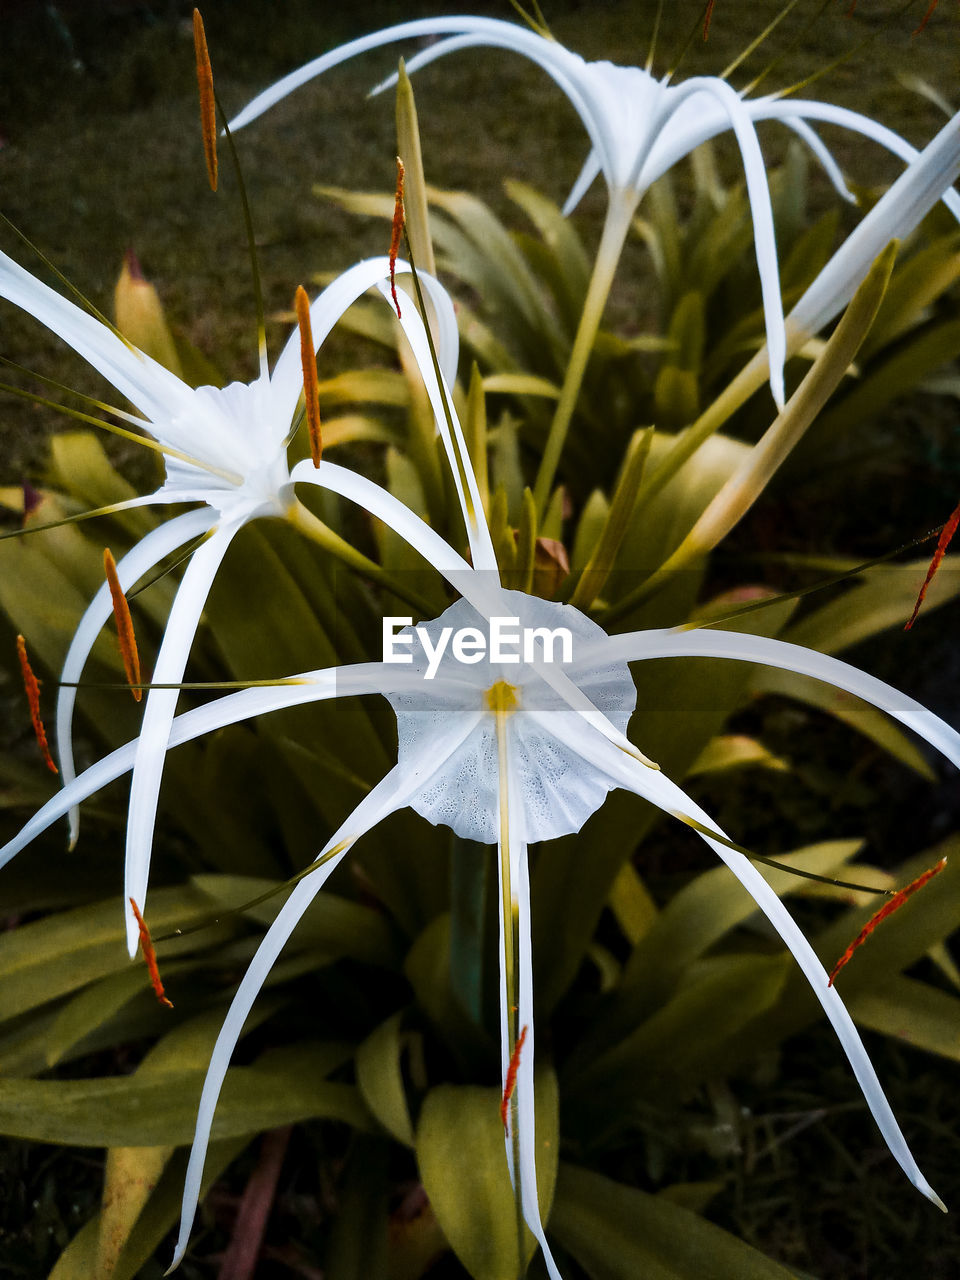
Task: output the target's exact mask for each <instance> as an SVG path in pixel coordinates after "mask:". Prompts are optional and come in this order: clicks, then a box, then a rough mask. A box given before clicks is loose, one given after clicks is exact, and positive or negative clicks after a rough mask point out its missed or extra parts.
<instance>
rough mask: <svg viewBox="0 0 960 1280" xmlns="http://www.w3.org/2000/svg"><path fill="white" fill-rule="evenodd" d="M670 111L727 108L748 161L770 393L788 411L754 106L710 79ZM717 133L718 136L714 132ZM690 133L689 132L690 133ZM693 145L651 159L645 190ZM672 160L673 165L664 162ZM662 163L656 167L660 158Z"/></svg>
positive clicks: (689, 88) (642, 181)
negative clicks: (695, 104) (705, 104)
mask: <svg viewBox="0 0 960 1280" xmlns="http://www.w3.org/2000/svg"><path fill="white" fill-rule="evenodd" d="M670 94H671V96H670V99H669V104H670V105H669V111H670V114H671V115H673V114H676V113H678V112H680V111H681V110H682V109H683V108H689V107H690V105H691V99H693V98H697V97H699V98H701V100H702V99H703V98H712V99H713V100H714V102H715V103H716V105H717V106H718V107H719V108H721V110H722V111H723V113H724V114H725V115H726V117H727V119H728V120H729V122H730V126H731V128H732V129H733V132H734V136H735V137H736V139H737V144H738V146H739V148H740V156H741V159H742V161H743V174H744V178H745V179H746V184H747V196H748V198H749V201H750V215H751V217H752V219H753V243H754V250H755V252H756V256H757V270H758V272H759V275H760V292H761V295H762V297H763V315H764V322H765V324H766V330H767V346H768V348H769V351H770V389H771V391H772V392H773V398H774V400H775V401H776V403H777V407H778V408H780V409H782V408H783V403H784V388H783V365H784V362H785V360H786V347H787V340H786V332H785V330H784V321H783V300H782V298H781V296H780V273H779V268H778V265H777V242H776V237H775V235H774V229H773V210H772V208H771V205H770V191H769V188H768V186H767V171H766V166H765V165H764V162H763V155H762V153H761V151H760V144H759V142H758V141H757V134H756V130H755V128H754V124H753V119H752V115H753V113H752V111H751V107H750V105H749V104H747V103H745V102H744V101H743V100H742V99H741V98H740V96H739V95H738V94H737V93H735V92H734V90H733V89H731V88H730V86H729V85H728V84H726V83H725V82H724V81H723V80H718V79H715V78H712V77H710V76H694V77H692V78H691V79H690V80H685V81H684V82H683V83H682V84H680V85H677V86H675V87H674V88H673V89H671V90H670ZM668 130H669V124H668V120H667V119H664V120H663V121H662V123H661V125H660V128H659V130H658V132H659V133H661V134H662V135H663V136H664V138H665V139H666V138H668V137H669V136H670V135H669V132H668ZM714 131H715V132H716V130H714ZM684 132H689V130H685V131H684ZM690 142H691V139H690V138H689V137H688V138H686V139H685V140H684V141H683V143H682V144H680V143H678V145H676V146H670V147H669V150H666V149H665V147H666V144H664V146H662V147H661V148H660V149H658V150H657V151H656V152H655V153H654V154H652V155H651V157H650V165H645V166H644V167H643V170H642V171H641V172H638V173H637V174H636V181H637V182H638V183H639V185H640V186H641V188H643V189H645V188H646V187H647V186H648V185H649V184H650V182H652V181H653V180H654V178H655V177H657V176H659V175H660V174H661V173H662V172H664V170H665V168H667V167H669V166H670V165H672V164H673V162H674V160H675V159H677V158H679V157H678V156H677V155H676V153H677V151H678V150H679V149H680V146H681V145H682V146H683V147H684V148H685V149H684V151H683V154H686V153H687V152H688V151H690V150H692V145H687V144H688V143H690ZM664 156H667V157H668V159H669V164H668V163H667V160H665V159H664V158H663V157H664ZM658 157H660V162H659V163H657V164H656V165H655V168H651V167H650V166H652V165H654V162H655V161H656V160H657V158H658Z"/></svg>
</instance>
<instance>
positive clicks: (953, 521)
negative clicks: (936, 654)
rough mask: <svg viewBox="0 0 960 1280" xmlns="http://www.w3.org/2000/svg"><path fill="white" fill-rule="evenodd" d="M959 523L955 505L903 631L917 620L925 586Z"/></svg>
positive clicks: (931, 578)
mask: <svg viewBox="0 0 960 1280" xmlns="http://www.w3.org/2000/svg"><path fill="white" fill-rule="evenodd" d="M958 525H960V506H957V507H956V508H955V509H954V511H953V514H952V515H951V517H950V519H949V520H948V521H947V523H946V524H945V525H944V526H943V528H942V529H941V530H940V537H939V539H938V541H937V549H936V551H934V553H933V559H932V560H931V561H930V568H929V569H928V570H927V576H926V577H925V578H924V580H923V586H922V587H921V588H920V594H919V595H918V596H917V603H916V604H915V605H914V606H913V613H911V615H910V620H909V622H907V623H906V625H905V626H904V628H903V629H904V631H909V630H910V628H911V627H912V626H913V624H914V623H915V622H916V620H917V614H918V613H919V612H920V606H921V605H922V604H923V598H924V596H925V595H926V594H927V587H929V585H930V583H931V582H932V581H933V575H934V574H935V573H936V572H937V570H938V569H939V568H940V562H941V561H942V560H943V557H944V556H945V555H946V553H947V547H949V545H950V539H951V538H952V537H953V535H954V534H955V533H956V532H957V526H958Z"/></svg>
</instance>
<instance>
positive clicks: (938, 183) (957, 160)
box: [789, 112, 960, 335]
mask: <svg viewBox="0 0 960 1280" xmlns="http://www.w3.org/2000/svg"><path fill="white" fill-rule="evenodd" d="M958 174H960V112H958V113H957V114H956V115H955V116H954V117H953V119H952V120H950V121H949V122H948V123H947V124H945V125H944V127H943V128H942V129H941V130H940V132H939V133H938V134H937V136H936V137H935V138H934V139H933V141H932V142H930V143H928V145H927V146H926V147H924V149H923V151H921V152H920V153H919V155H918V156H917V157H916V159H915V160H913V161H912V162H911V163H910V164H909V165H908V166H907V168H906V169H905V170H904V172H903V173H902V174H901V175H900V177H899V178H898V179H897V180H896V182H895V183H894V184H893V186H892V187H891V188H890V189H889V191H887V192H886V193H885V194H884V195H883V196H882V197H881V198H880V199H879V200H878V201H877V203H876V204H875V205H874V207H873V208H872V209H871V210H870V212H869V213H868V214H867V216H866V217H865V218H864V219H863V220H862V221H861V222H860V224H859V225H858V226H857V227H856V228H855V230H854V231H853V232H852V233H851V234H850V235H849V236H848V237H847V239H846V240H845V241H844V242H843V244H842V245H841V246H840V248H839V249H838V250H837V252H836V253H835V254H834V255H833V257H832V258H831V259H830V261H829V262H828V263H827V265H826V266H825V267H824V268H823V270H822V271H821V272H820V274H819V275H818V276H817V278H816V280H814V282H813V284H812V285H811V286H810V288H809V289H808V290H807V291H806V293H805V294H804V295H803V297H802V298H801V299H800V301H799V302H798V303H797V305H796V306H795V307H794V308H793V310H792V311H791V313H790V317H789V324H790V327H791V331H792V332H793V331H799V333H800V334H801V335H802V334H810V333H816V332H817V330H818V329H821V328H823V326H824V325H825V324H827V323H829V321H830V320H832V319H833V317H834V316H836V315H837V314H838V313H839V312H840V311H841V310H842V309H843V308H844V307H845V306H846V305H847V303H848V302H849V301H850V299H851V298H852V297H853V295H854V293H855V292H856V290H857V288H858V286H859V284H860V282H861V281H862V280H863V278H864V276H866V274H867V272H868V271H869V270H870V267H871V265H872V264H873V261H874V259H875V258H876V257H877V254H879V253H880V251H881V250H882V249H884V248H886V246H887V245H888V244H889V243H890V241H891V240H895V239H902V238H903V237H904V236H906V235H908V234H909V233H910V232H911V231H912V230H913V229H914V227H916V226H917V224H918V223H919V222H920V220H921V219H922V218H923V217H925V216H926V214H927V213H928V212H929V211H930V210H931V209H932V208H933V206H934V205H935V204H936V203H937V201H938V200H939V199H941V197H942V196H943V194H944V192H945V191H947V190H948V188H949V187H950V186H951V184H952V183H953V182H954V181H955V180H956V178H957V175H958ZM955 198H956V192H953V193H952V197H951V199H955ZM952 207H953V205H952V204H951V208H952Z"/></svg>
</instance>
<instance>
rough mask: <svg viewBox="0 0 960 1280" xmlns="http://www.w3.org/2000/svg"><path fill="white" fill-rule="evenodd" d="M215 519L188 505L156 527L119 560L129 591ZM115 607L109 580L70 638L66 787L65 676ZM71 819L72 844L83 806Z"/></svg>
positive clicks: (64, 775)
mask: <svg viewBox="0 0 960 1280" xmlns="http://www.w3.org/2000/svg"><path fill="white" fill-rule="evenodd" d="M215 523H216V516H215V515H214V514H213V513H212V512H211V511H210V509H209V508H206V509H204V510H200V511H188V512H186V513H185V514H184V515H180V516H176V517H175V518H174V519H173V520H169V521H167V522H165V523H164V524H161V525H160V526H159V527H158V528H156V529H152V530H151V531H150V532H149V533H148V534H146V535H145V536H144V537H142V538H141V539H140V541H139V542H138V543H137V544H136V546H134V547H133V548H131V550H130V551H128V552H127V554H126V555H125V556H124V557H123V558H122V559H121V560H120V561H119V562H118V564H117V575H118V577H119V579H120V586H121V587H122V588H123V590H124V592H127V591H129V590H130V588H131V587H132V586H133V585H134V584H135V583H136V582H138V581H139V580H140V578H142V577H143V575H144V574H145V573H146V572H147V570H148V569H152V568H153V566H154V565H155V564H158V563H159V562H160V561H161V560H162V559H163V558H164V556H166V555H169V554H170V552H171V551H173V550H174V549H175V548H176V547H179V546H182V545H183V544H184V543H185V542H189V541H190V539H191V538H194V537H197V536H198V535H199V534H201V533H205V532H206V531H207V530H208V529H210V528H212V526H213V525H214V524H215ZM112 612H113V601H112V600H111V597H110V588H109V586H108V585H107V583H106V582H105V583H104V584H103V586H102V587H101V588H100V590H99V591H98V592H97V594H96V595H95V596H94V598H93V600H92V601H91V602H90V604H89V605H88V607H87V610H86V612H85V613H84V615H83V617H82V618H81V619H80V622H79V624H78V626H77V629H76V631H75V632H74V635H73V639H72V640H71V641H70V648H69V649H68V650H67V656H66V659H65V661H64V664H63V671H62V672H61V673H60V679H61V681H64V682H65V683H63V684H61V686H60V691H59V693H58V694H57V721H56V724H57V757H58V759H59V762H60V779H61V781H62V783H63V785H64V786H65V787H66V786H69V785H70V783H71V782H72V781H73V780H74V778H75V777H76V776H77V773H76V766H75V763H74V758H73V710H74V706H75V704H76V701H77V690H76V689H72V688H69V687H68V684H67V683H66V682H69V683H73V682H75V681H77V680H79V679H80V676H81V675H82V673H83V668H84V665H85V664H86V661H87V658H88V656H89V654H90V650H91V649H92V648H93V646H94V644H95V642H96V639H97V636H98V635H99V634H100V631H101V629H102V627H103V625H104V623H105V622H106V621H107V619H108V618H109V617H110V615H111V613H112ZM69 820H70V846H71V848H72V847H73V845H75V844H76V842H77V836H78V835H79V833H80V810H79V808H77V807H74V808H72V809H71V810H70V814H69Z"/></svg>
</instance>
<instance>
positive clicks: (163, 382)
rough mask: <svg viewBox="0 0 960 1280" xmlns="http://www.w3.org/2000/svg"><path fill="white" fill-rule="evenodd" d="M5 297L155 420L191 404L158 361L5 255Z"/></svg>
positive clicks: (1, 293)
mask: <svg viewBox="0 0 960 1280" xmlns="http://www.w3.org/2000/svg"><path fill="white" fill-rule="evenodd" d="M0 297H4V298H6V299H7V300H8V301H9V302H12V303H14V304H15V305H16V306H18V307H20V308H21V309H22V310H24V311H26V312H28V313H29V314H30V315H32V316H34V317H35V319H37V320H39V321H40V323H41V324H44V325H46V327H47V328H48V329H50V330H51V331H52V332H53V333H55V334H56V335H57V337H58V338H62V339H63V341H64V342H66V343H67V344H68V345H69V346H71V347H73V349H74V351H76V352H77V353H78V354H79V355H81V356H83V358H84V360H86V361H88V362H89V363H90V364H92V365H93V367H94V368H95V369H96V370H97V371H98V372H99V373H102V374H103V376H104V377H105V378H106V379H107V380H108V382H110V383H111V385H112V386H114V387H116V389H117V390H118V391H120V392H121V393H122V394H123V395H125V396H126V397H127V399H128V400H131V401H132V402H133V403H134V404H135V405H136V406H137V408H138V409H139V410H140V411H141V413H143V414H145V415H146V416H147V418H149V419H151V420H158V421H162V420H163V418H164V417H166V416H167V415H169V414H170V413H171V412H176V409H177V408H178V407H179V406H181V405H184V404H186V403H187V401H188V400H189V398H190V396H191V394H192V392H191V390H190V388H189V387H188V386H187V385H186V383H184V382H181V381H180V379H179V378H178V377H176V375H175V374H172V373H170V371H169V370H168V369H165V368H164V367H163V365H161V364H158V363H157V362H156V360H153V359H151V357H150V356H148V355H145V354H144V353H143V352H142V351H138V350H137V348H136V347H134V346H132V345H130V346H128V345H127V344H126V343H125V342H122V341H121V339H120V338H118V337H117V335H116V334H115V333H113V332H112V331H111V330H110V329H108V328H107V326H106V325H105V324H103V323H102V321H100V320H96V319H95V318H94V317H93V316H91V315H88V314H87V312H86V311H81V310H80V308H79V307H78V306H75V305H74V303H72V302H69V301H68V300H67V299H66V298H64V297H62V295H61V294H59V293H57V292H56V291H55V290H54V289H51V288H49V286H48V285H45V284H44V283H43V282H42V281H41V280H38V279H37V278H36V277H35V276H32V275H31V274H30V272H29V271H27V270H26V269H25V268H24V267H21V266H20V264H19V263H18V262H14V260H13V259H12V258H9V257H7V255H6V254H5V253H0Z"/></svg>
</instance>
